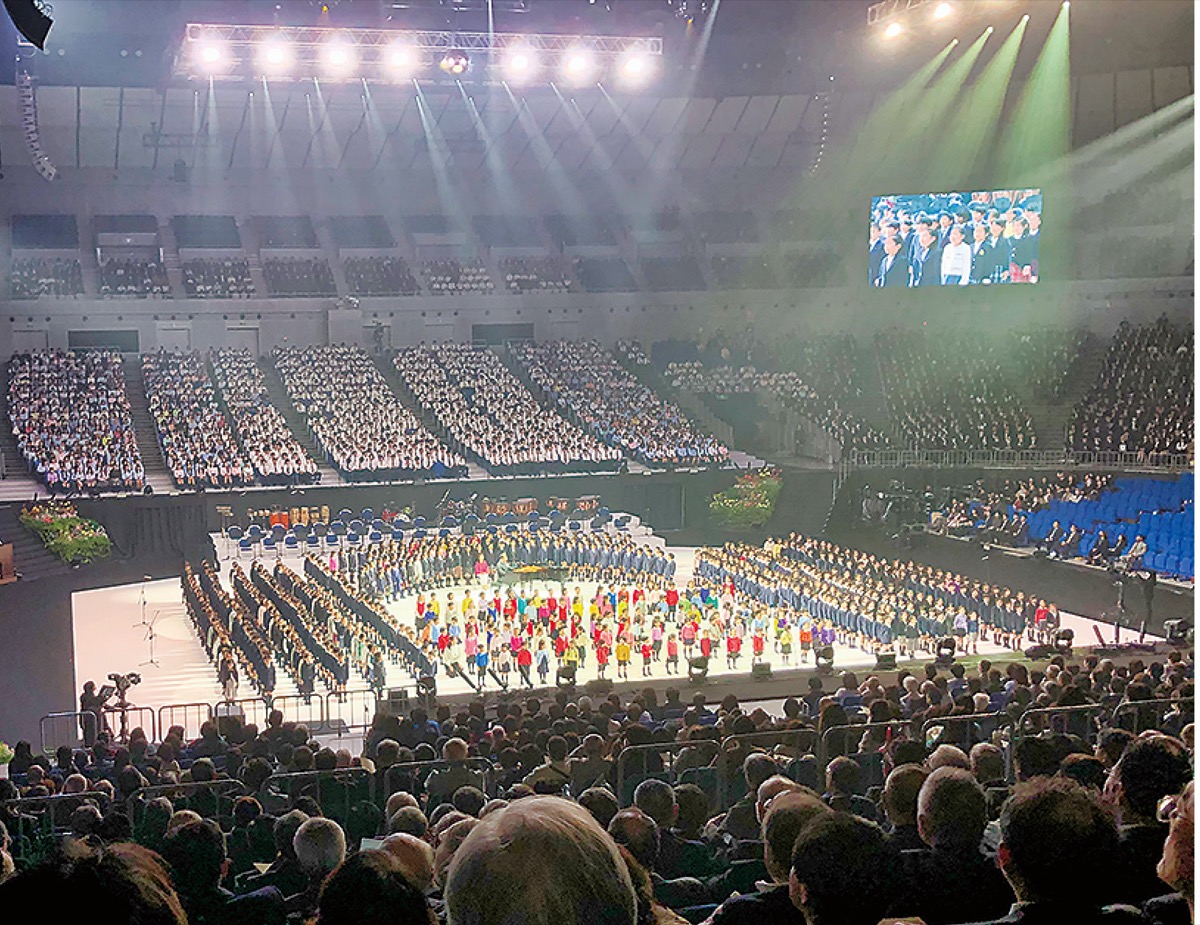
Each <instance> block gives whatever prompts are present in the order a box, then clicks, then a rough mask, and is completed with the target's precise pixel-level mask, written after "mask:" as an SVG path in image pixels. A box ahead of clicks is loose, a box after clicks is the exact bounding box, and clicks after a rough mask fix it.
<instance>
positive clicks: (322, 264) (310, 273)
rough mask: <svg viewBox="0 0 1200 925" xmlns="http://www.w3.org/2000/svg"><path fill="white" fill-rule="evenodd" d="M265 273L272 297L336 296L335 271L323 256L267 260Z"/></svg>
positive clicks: (264, 262)
mask: <svg viewBox="0 0 1200 925" xmlns="http://www.w3.org/2000/svg"><path fill="white" fill-rule="evenodd" d="M262 270H263V277H264V278H265V279H266V281H267V291H268V292H269V293H270V294H271V295H274V296H335V295H337V285H336V283H335V282H334V279H333V270H331V269H330V268H329V261H327V260H326V259H325V258H324V257H267V258H266V259H264V260H263V262H262Z"/></svg>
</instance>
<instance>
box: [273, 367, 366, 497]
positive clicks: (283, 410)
mask: <svg viewBox="0 0 1200 925" xmlns="http://www.w3.org/2000/svg"><path fill="white" fill-rule="evenodd" d="M258 366H259V369H261V370H262V373H263V380H264V381H265V382H266V385H267V397H268V398H269V399H270V400H271V404H272V405H274V406H275V407H276V408H277V409H279V413H280V414H282V415H283V419H284V420H285V421H287V426H288V428H289V429H290V430H291V432H292V436H294V437H295V438H296V442H297V443H299V444H300V445H301V446H302V447H304V452H306V453H307V454H308V455H309V456H310V457H311V458H312V459H314V460H316V463H317V471H318V472H320V473H321V484H322V485H342V484H344V482H345V480H344V479H343V478H342V477H341V476H340V475H339V474H338V471H337V470H336V469H334V468H333V466H331V465H329V461H328V460H327V459H326V458H325V454H324V453H322V452H321V450H320V449H319V448H318V447H317V444H316V441H315V440H313V438H312V434H311V433H310V432H309V430H308V423H307V422H306V421H305V420H304V415H302V414H301V413H300V412H299V411H297V410H296V409H295V407H294V406H293V405H292V402H291V399H289V398H288V394H287V389H286V388H285V387H284V384H283V379H281V378H280V376H279V371H278V370H277V369H276V368H275V364H273V363H272V362H271V361H270V360H269V359H267V358H266V357H260V358H259V360H258Z"/></svg>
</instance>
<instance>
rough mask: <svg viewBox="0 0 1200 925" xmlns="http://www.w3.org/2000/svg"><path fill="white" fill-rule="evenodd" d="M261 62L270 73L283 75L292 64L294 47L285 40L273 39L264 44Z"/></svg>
mask: <svg viewBox="0 0 1200 925" xmlns="http://www.w3.org/2000/svg"><path fill="white" fill-rule="evenodd" d="M259 60H260V61H261V62H262V65H263V68H264V69H265V70H266V71H267V72H268V73H270V74H282V73H283V72H284V71H286V70H287V69H288V67H289V66H290V65H291V63H292V47H291V45H290V44H288V42H287V41H286V40H285V39H281V38H275V39H271V40H270V41H267V42H264V43H263V46H262V51H261V52H260V54H259Z"/></svg>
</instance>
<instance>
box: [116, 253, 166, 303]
mask: <svg viewBox="0 0 1200 925" xmlns="http://www.w3.org/2000/svg"><path fill="white" fill-rule="evenodd" d="M170 295H171V283H170V281H169V280H168V279H167V268H166V267H164V266H163V265H162V262H161V261H159V260H136V259H131V258H130V259H122V258H114V259H112V260H106V261H104V262H102V263H101V264H100V296H101V298H105V299H163V298H169V297H170Z"/></svg>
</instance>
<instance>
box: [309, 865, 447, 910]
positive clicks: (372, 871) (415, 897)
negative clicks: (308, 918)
mask: <svg viewBox="0 0 1200 925" xmlns="http://www.w3.org/2000/svg"><path fill="white" fill-rule="evenodd" d="M316 921H317V925H395V923H404V925H436V919H435V917H434V915H433V910H432V909H431V908H430V907H429V904H428V903H427V902H426V900H425V897H424V895H423V894H422V892H421V890H420V889H419V888H418V887H417V885H416V884H415V883H414V882H413V881H412V880H411V879H410V877H409V876H408V874H407V872H406V871H405V869H404V867H403V866H402V865H401V862H400V861H399V860H398V859H397V858H396V857H395V856H394V855H393V854H392V853H391V852H390V851H386V850H383V851H360V852H358V853H357V854H352V855H351V856H350V857H348V858H346V860H345V861H343V862H342V863H341V864H339V865H338V867H337V868H336V869H335V870H334V871H333V872H332V873H331V874H330V875H329V878H328V880H326V881H325V885H324V887H323V888H322V889H321V897H320V900H319V904H318V909H317V919H316Z"/></svg>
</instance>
